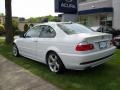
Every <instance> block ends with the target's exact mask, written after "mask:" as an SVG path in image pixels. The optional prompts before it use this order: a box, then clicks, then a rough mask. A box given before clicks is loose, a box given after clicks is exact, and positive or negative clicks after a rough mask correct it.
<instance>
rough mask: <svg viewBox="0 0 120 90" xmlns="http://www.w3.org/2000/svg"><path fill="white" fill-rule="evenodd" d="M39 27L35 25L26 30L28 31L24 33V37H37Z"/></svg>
mask: <svg viewBox="0 0 120 90" xmlns="http://www.w3.org/2000/svg"><path fill="white" fill-rule="evenodd" d="M40 31H41V29H40V27H38V26H36V27H33V28H31V29H30V30H28V32H27V33H26V35H25V37H26V38H34V37H39V36H40Z"/></svg>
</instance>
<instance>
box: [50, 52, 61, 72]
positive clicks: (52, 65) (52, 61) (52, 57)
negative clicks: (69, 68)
mask: <svg viewBox="0 0 120 90" xmlns="http://www.w3.org/2000/svg"><path fill="white" fill-rule="evenodd" d="M48 64H49V67H50V69H51V71H53V72H58V71H59V64H58V62H57V56H56V55H54V54H52V55H49V58H48Z"/></svg>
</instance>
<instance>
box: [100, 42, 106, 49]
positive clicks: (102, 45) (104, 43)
mask: <svg viewBox="0 0 120 90" xmlns="http://www.w3.org/2000/svg"><path fill="white" fill-rule="evenodd" d="M99 47H100V49H104V48H107V42H106V41H104V42H100V43H99Z"/></svg>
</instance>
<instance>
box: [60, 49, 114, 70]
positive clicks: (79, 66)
mask: <svg viewBox="0 0 120 90" xmlns="http://www.w3.org/2000/svg"><path fill="white" fill-rule="evenodd" d="M115 50H116V48H115V47H112V48H109V49H106V50H102V51H98V52H94V53H89V54H84V55H79V54H64V53H59V55H60V58H61V59H62V61H63V63H64V65H65V67H66V68H67V69H74V70H84V69H86V68H88V67H91V68H92V67H95V66H98V65H100V64H103V63H105V62H106V61H108V60H110V58H111V57H112V55H113V54H114V52H115Z"/></svg>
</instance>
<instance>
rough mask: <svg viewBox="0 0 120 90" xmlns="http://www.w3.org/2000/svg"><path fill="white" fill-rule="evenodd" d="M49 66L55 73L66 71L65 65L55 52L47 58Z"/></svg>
mask: <svg viewBox="0 0 120 90" xmlns="http://www.w3.org/2000/svg"><path fill="white" fill-rule="evenodd" d="M46 60H47V65H48V67H49V69H50V71H52V72H53V73H63V72H64V71H65V67H64V64H63V63H62V61H61V59H60V57H59V56H58V55H57V54H56V53H55V52H50V53H49V54H48V55H47V57H46Z"/></svg>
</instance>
